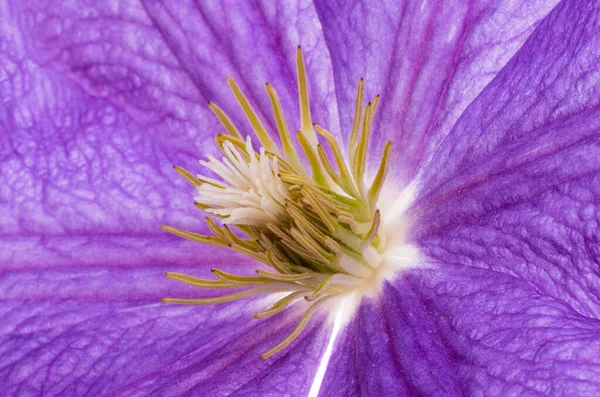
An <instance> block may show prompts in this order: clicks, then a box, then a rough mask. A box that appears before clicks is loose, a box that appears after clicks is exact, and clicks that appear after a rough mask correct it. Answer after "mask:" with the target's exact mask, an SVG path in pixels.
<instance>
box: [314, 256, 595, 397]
mask: <svg viewBox="0 0 600 397" xmlns="http://www.w3.org/2000/svg"><path fill="white" fill-rule="evenodd" d="M597 322H598V320H597V319H596V318H590V317H586V316H582V315H581V314H579V313H577V312H576V311H574V310H573V309H572V308H571V307H570V306H569V305H567V304H565V302H563V301H561V300H558V299H554V298H552V297H548V296H545V295H543V294H540V293H539V292H538V291H537V290H536V289H535V288H534V287H532V286H531V285H529V284H528V283H527V282H525V281H522V280H519V279H517V278H515V277H512V276H509V275H505V274H501V273H497V272H494V271H491V270H486V269H477V268H474V267H467V266H458V265H451V264H444V265H440V266H438V267H437V268H436V269H432V270H421V271H417V272H413V273H412V274H411V275H410V276H408V277H405V278H401V279H398V280H396V281H395V282H393V283H388V284H386V286H385V288H384V291H383V294H382V295H381V297H380V299H379V300H378V301H377V302H365V304H364V305H363V307H362V308H361V311H360V315H359V316H357V317H356V319H355V320H354V321H353V324H351V326H350V327H349V328H347V329H346V331H345V333H344V334H343V335H342V338H341V339H340V341H339V343H338V345H337V351H336V352H335V353H334V358H333V359H332V362H331V363H330V366H329V367H328V370H327V373H326V375H325V377H326V378H325V382H324V385H323V389H322V395H324V396H328V395H365V396H370V395H387V394H386V393H387V392H393V395H398V396H413V395H451V396H453V395H463V394H468V395H498V396H504V395H532V396H546V395H548V396H570V395H595V394H597V392H598V390H599V389H600V384H599V383H598V379H599V375H600V359H599V357H600V354H599V353H600V332H599V331H598V327H597ZM373 323H375V324H385V328H384V330H383V332H382V333H381V334H380V337H379V339H381V341H380V342H377V343H374V342H372V341H371V340H368V339H367V340H365V339H363V338H359V337H360V335H362V334H364V333H367V332H369V330H370V329H371V328H372V324H373ZM371 339H374V338H371ZM380 371H383V373H395V374H397V376H398V377H397V378H396V382H395V383H393V384H392V383H391V382H390V381H389V380H388V379H387V378H385V377H382V376H380ZM348 379H351V381H348ZM392 386H393V388H391V387H392Z"/></svg>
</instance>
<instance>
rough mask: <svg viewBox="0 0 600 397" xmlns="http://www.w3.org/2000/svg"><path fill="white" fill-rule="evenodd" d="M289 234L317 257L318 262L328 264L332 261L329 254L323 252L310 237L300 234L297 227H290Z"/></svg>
mask: <svg viewBox="0 0 600 397" xmlns="http://www.w3.org/2000/svg"><path fill="white" fill-rule="evenodd" d="M290 234H291V235H292V237H294V240H296V242H298V244H300V245H301V246H302V248H304V249H306V250H308V251H310V252H311V253H312V254H313V255H314V256H316V257H318V258H319V262H321V263H323V264H325V265H328V264H329V263H330V262H331V261H332V259H333V258H332V257H331V255H330V254H328V253H327V252H325V251H324V250H323V248H322V247H321V246H320V245H319V243H317V242H316V241H315V240H314V239H313V238H312V237H310V236H308V235H304V234H302V233H301V232H300V231H299V230H298V229H295V228H292V229H291V230H290Z"/></svg>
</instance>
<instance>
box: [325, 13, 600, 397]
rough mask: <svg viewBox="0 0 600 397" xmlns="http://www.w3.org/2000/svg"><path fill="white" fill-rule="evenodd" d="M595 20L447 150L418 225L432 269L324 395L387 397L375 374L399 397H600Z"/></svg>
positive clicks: (377, 304) (404, 285)
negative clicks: (394, 377)
mask: <svg viewBox="0 0 600 397" xmlns="http://www.w3.org/2000/svg"><path fill="white" fill-rule="evenodd" d="M596 8H597V7H595V5H594V4H593V3H586V2H580V4H578V3H577V2H563V3H561V4H560V5H559V6H558V7H557V8H556V9H554V10H553V11H552V13H551V14H550V15H549V16H548V17H547V18H546V19H545V20H544V21H543V22H542V23H541V24H540V25H539V26H538V27H537V28H536V31H535V32H534V33H533V34H532V35H531V37H530V39H529V40H528V41H527V43H525V44H524V46H523V47H522V48H521V50H519V52H518V53H517V54H516V55H515V57H514V58H513V59H512V60H511V61H510V62H509V63H508V64H507V65H506V67H505V68H504V70H503V71H502V72H501V73H500V74H499V75H498V76H497V77H496V78H495V80H494V81H493V82H492V83H491V84H490V85H489V86H488V87H486V88H485V89H484V90H483V92H482V93H481V94H480V96H479V97H478V98H477V99H476V100H475V102H474V103H473V104H471V105H470V106H469V108H468V109H467V110H466V112H465V114H464V115H463V116H462V117H461V119H460V120H459V122H458V123H457V125H456V126H455V127H454V129H453V130H452V131H451V132H450V134H449V135H448V136H447V137H446V138H445V140H444V141H443V142H442V144H441V146H440V149H439V150H438V152H437V153H436V154H435V156H434V157H433V159H432V161H431V163H430V164H429V166H428V167H427V168H426V169H425V170H424V172H423V177H422V179H421V182H422V187H423V190H422V191H421V196H419V198H418V199H417V203H416V206H415V207H414V208H413V209H412V210H411V212H410V217H411V219H412V220H413V229H412V235H411V239H412V240H413V242H415V243H417V244H418V245H419V246H420V247H421V251H422V252H423V253H424V254H425V255H426V256H427V257H428V258H429V259H430V260H432V263H431V264H430V269H423V270H414V271H412V272H411V273H410V274H407V275H404V276H401V277H399V278H398V279H397V280H395V281H394V282H391V283H388V284H387V285H386V286H385V288H384V291H383V293H382V294H381V296H380V298H379V299H378V300H377V301H374V302H372V301H369V302H365V303H364V304H363V306H362V307H361V309H360V311H359V312H358V313H357V316H356V317H355V318H354V319H353V321H352V323H351V325H350V326H349V327H348V329H347V330H346V333H345V334H343V335H342V338H341V339H340V343H339V344H338V347H337V351H336V353H335V354H334V356H333V359H332V365H331V366H330V367H329V370H331V372H328V373H327V374H326V381H325V386H324V391H323V393H324V395H327V394H328V393H329V394H333V391H334V390H339V389H341V390H345V391H346V392H347V393H348V394H353V393H354V394H361V393H362V394H364V395H372V394H378V393H382V392H383V393H384V394H385V392H387V391H389V390H391V389H389V387H390V386H389V385H388V384H386V382H385V380H384V379H379V378H376V377H375V373H376V371H377V368H378V367H381V368H384V370H386V371H388V372H390V373H391V371H395V373H397V374H399V379H400V380H399V381H398V383H397V384H395V385H394V386H395V387H397V388H398V389H397V390H394V391H393V393H394V394H396V395H403V394H404V395H414V394H423V395H461V394H482V395H489V394H491V395H552V396H555V395H558V396H563V395H565V396H566V395H596V394H598V391H599V390H600V383H599V382H598V378H599V377H598V374H599V368H600V359H599V358H598V357H600V354H599V353H600V332H598V326H597V323H598V318H599V315H600V309H599V308H600V306H599V303H600V302H599V299H598V297H599V296H600V278H599V277H598V271H597V269H598V264H599V263H600V251H599V250H598V249H597V247H598V243H599V242H600V234H599V232H598V218H599V215H598V214H599V213H600V211H599V210H598V206H597V203H598V202H599V200H600V178H599V177H598V171H599V169H600V160H599V159H600V133H599V132H600V113H598V99H597V98H598V96H597V92H598V85H597V82H596V80H597V79H596V78H595V75H596V74H597V73H596V71H597V65H598V64H599V63H598V61H599V60H598V53H597V51H596V49H597V48H598V47H599V45H600V43H599V42H598V40H599V39H598V35H597V32H598V26H597V21H598V13H599V11H598V10H597V9H596ZM573 21H578V23H573ZM557 46H562V47H559V48H557ZM382 314H383V319H381V317H382ZM377 323H381V324H385V325H386V327H385V328H383V327H382V328H381V329H384V330H387V332H384V333H383V335H384V336H383V339H384V341H383V342H382V341H379V342H381V346H378V345H377V344H375V343H374V342H371V341H369V342H368V343H367V342H363V343H364V345H365V346H364V348H363V349H364V350H363V352H362V353H361V354H357V353H358V352H360V351H361V349H360V348H359V349H356V348H355V347H354V346H355V345H356V338H358V336H359V335H361V334H366V333H368V331H369V329H370V328H372V327H373V324H377ZM386 341H389V343H387V344H386V343H385V342H386ZM386 347H387V349H386ZM355 351H356V352H357V353H354V352H355ZM355 354H356V355H355ZM373 364H375V367H374V368H373ZM344 376H345V377H353V378H355V379H357V381H356V382H355V383H352V384H349V385H347V384H342V383H341V382H339V379H341V378H342V377H344Z"/></svg>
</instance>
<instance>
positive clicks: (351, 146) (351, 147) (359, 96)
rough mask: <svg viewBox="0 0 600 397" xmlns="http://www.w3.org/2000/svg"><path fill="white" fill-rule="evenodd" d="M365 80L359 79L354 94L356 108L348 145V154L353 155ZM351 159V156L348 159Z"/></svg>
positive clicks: (360, 116)
mask: <svg viewBox="0 0 600 397" xmlns="http://www.w3.org/2000/svg"><path fill="white" fill-rule="evenodd" d="M364 83H365V80H364V79H363V78H362V77H361V78H360V80H359V81H358V88H357V92H356V107H355V108H354V121H353V122H352V133H351V134H350V142H349V145H348V154H352V153H354V150H355V148H356V143H357V141H358V133H359V131H360V120H361V118H362V103H363V92H364V88H363V86H364ZM350 158H352V156H351V157H350Z"/></svg>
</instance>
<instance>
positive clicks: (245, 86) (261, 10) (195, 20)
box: [31, 0, 338, 156]
mask: <svg viewBox="0 0 600 397" xmlns="http://www.w3.org/2000/svg"><path fill="white" fill-rule="evenodd" d="M38 3H39V2H37V3H34V2H32V6H31V7H32V8H33V7H35V11H34V13H35V15H36V19H38V20H41V21H42V22H41V23H37V24H35V25H34V26H33V27H32V28H31V29H32V30H33V31H34V32H35V38H36V39H35V44H36V50H37V54H38V57H39V58H40V60H41V61H42V62H44V63H49V64H51V65H52V66H53V67H54V68H57V69H59V70H61V71H63V73H65V74H66V75H67V76H69V77H70V78H72V79H73V80H75V81H77V82H78V83H79V84H81V85H82V86H83V87H84V88H85V89H86V90H87V91H88V92H89V93H90V94H92V95H94V96H102V97H107V98H109V99H110V100H111V102H113V103H115V104H116V105H118V106H119V107H121V108H123V109H125V110H126V112H127V113H128V114H129V115H131V116H132V117H133V118H134V119H136V120H138V121H140V122H143V123H144V124H150V128H148V130H149V133H151V134H153V135H157V138H158V139H161V141H162V142H163V144H164V147H165V148H166V149H167V148H171V150H173V148H178V149H180V150H188V151H189V153H193V154H195V155H196V156H198V155H199V154H201V153H205V152H206V151H207V148H206V145H205V144H204V137H206V136H210V137H212V136H214V135H215V134H216V133H219V132H221V131H222V130H223V128H222V127H220V126H219V125H218V122H217V120H216V118H215V117H214V115H212V114H211V112H210V111H209V109H208V106H207V104H206V103H207V101H213V102H216V103H217V104H218V105H219V106H221V107H222V108H223V109H224V110H225V111H226V112H228V113H229V114H230V116H231V117H232V119H233V120H234V121H235V122H237V125H238V127H239V128H240V129H241V131H242V132H243V133H244V134H247V133H249V131H250V129H249V124H248V123H247V121H246V120H245V118H244V116H243V115H242V112H241V111H240V108H239V105H238V104H237V102H236V101H235V99H234V97H233V95H232V94H231V92H230V90H229V88H228V86H227V76H231V77H233V78H235V79H236V80H237V81H238V83H239V85H240V87H241V88H242V90H243V91H245V93H246V95H247V96H248V97H249V99H250V101H251V102H252V103H253V104H254V105H256V110H257V112H258V114H259V116H261V117H262V119H263V122H265V124H266V125H267V126H269V125H270V124H274V123H272V122H271V120H272V118H273V116H272V111H271V106H270V103H269V99H268V96H267V94H266V91H265V86H264V84H265V82H270V83H271V84H272V85H273V86H274V87H275V88H277V89H278V91H279V94H280V98H281V101H282V104H283V108H284V110H285V111H286V117H287V118H288V123H289V124H290V128H293V129H295V128H298V127H299V125H298V123H297V119H298V117H297V116H296V114H297V113H298V111H297V109H298V105H297V89H296V77H295V56H294V53H295V48H296V46H297V45H298V44H303V45H304V47H305V49H306V53H307V54H308V56H307V59H306V61H307V70H308V73H309V74H310V77H311V81H312V84H311V87H310V88H311V92H312V94H311V97H312V98H314V100H313V103H312V105H313V106H312V108H313V112H314V119H315V121H317V122H319V123H322V124H324V125H329V126H331V127H332V128H335V129H337V125H338V121H337V114H336V113H335V112H333V111H332V109H335V104H336V103H335V97H334V93H333V83H332V81H333V76H332V72H331V69H330V64H329V63H328V50H327V48H326V47H325V43H324V42H323V41H322V39H321V38H322V34H321V27H320V24H319V20H318V18H317V16H316V13H315V11H314V8H313V7H312V6H308V7H300V6H298V5H295V4H293V3H289V4H287V3H286V5H279V6H275V5H274V4H273V3H272V2H268V1H265V2H264V3H263V4H258V5H255V4H249V3H239V2H231V3H230V4H228V3H222V2H214V3H211V2H201V3H200V2H195V1H192V0H186V1H154V0H148V1H141V2H134V3H132V4H129V5H121V6H120V7H110V6H108V5H107V4H100V3H98V2H96V1H91V0H90V1H86V2H78V3H77V5H76V6H70V5H69V4H60V5H52V6H51V7H50V6H49V5H48V4H47V2H41V4H38ZM34 4H35V5H34ZM54 15H59V16H60V17H59V18H57V17H54ZM90 15H92V16H93V18H90ZM199 138H200V139H199Z"/></svg>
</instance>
